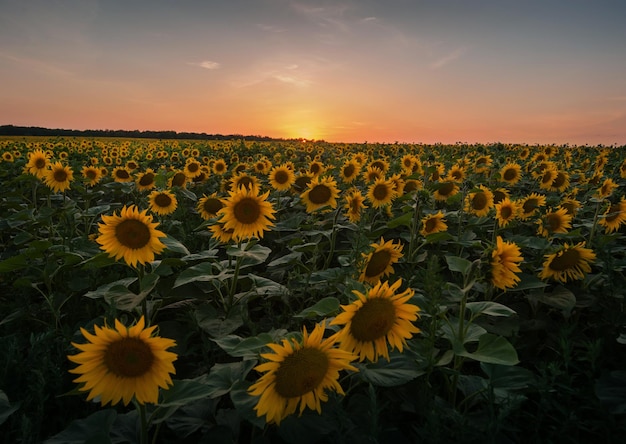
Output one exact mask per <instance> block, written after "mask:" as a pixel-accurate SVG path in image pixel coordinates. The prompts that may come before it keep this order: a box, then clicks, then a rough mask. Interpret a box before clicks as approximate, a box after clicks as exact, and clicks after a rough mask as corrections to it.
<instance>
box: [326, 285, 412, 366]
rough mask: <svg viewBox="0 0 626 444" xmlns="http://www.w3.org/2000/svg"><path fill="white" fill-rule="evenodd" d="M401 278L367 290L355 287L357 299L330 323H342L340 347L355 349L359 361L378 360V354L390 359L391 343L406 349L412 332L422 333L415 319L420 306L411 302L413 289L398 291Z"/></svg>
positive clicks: (350, 350) (339, 334)
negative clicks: (361, 290) (359, 289)
mask: <svg viewBox="0 0 626 444" xmlns="http://www.w3.org/2000/svg"><path fill="white" fill-rule="evenodd" d="M401 285H402V279H398V280H397V281H396V282H394V283H393V284H392V285H389V283H388V282H379V283H377V284H376V285H375V286H374V287H373V288H370V289H369V290H368V291H366V292H365V293H361V292H360V291H358V290H354V291H353V293H354V295H355V296H357V299H356V300H355V301H354V302H352V303H351V304H349V305H342V306H341V308H342V309H343V312H342V313H340V314H339V315H338V316H337V317H335V319H334V320H333V321H332V322H331V325H343V327H342V329H341V330H340V331H339V333H338V334H337V340H338V341H339V343H340V347H341V348H343V349H345V350H347V351H349V352H352V353H355V354H357V355H358V357H359V361H364V360H366V359H367V360H368V361H371V362H376V361H377V360H378V358H379V357H381V356H382V357H384V358H385V359H387V360H389V346H390V347H391V349H392V350H393V349H394V348H397V349H398V350H399V351H403V349H404V347H405V346H406V342H407V340H408V339H410V338H411V337H412V336H413V334H415V333H419V332H420V329H419V328H417V327H416V326H415V325H414V324H413V322H414V321H416V320H417V319H418V317H419V315H418V313H419V311H420V308H419V307H418V306H417V305H413V304H410V303H408V301H409V300H410V299H411V298H412V297H413V295H414V293H415V292H414V291H413V290H412V289H410V288H407V289H406V290H405V291H403V292H398V289H399V288H400V286H401Z"/></svg>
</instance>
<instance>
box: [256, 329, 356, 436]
mask: <svg viewBox="0 0 626 444" xmlns="http://www.w3.org/2000/svg"><path fill="white" fill-rule="evenodd" d="M324 330H325V325H324V323H321V324H317V325H316V326H315V327H314V328H313V331H312V332H311V333H310V334H309V332H308V331H307V329H306V327H305V328H303V330H302V339H301V340H298V339H297V338H295V337H292V338H290V339H283V340H282V342H281V343H280V344H268V345H267V346H268V347H269V348H270V349H271V351H272V352H271V353H263V354H261V357H262V358H264V360H265V361H264V362H263V363H261V364H259V365H257V366H256V367H255V370H256V371H258V372H261V373H263V376H261V377H260V378H259V380H258V381H256V382H255V383H254V384H252V385H251V386H250V388H249V389H248V393H249V394H250V395H252V396H257V397H259V399H258V401H257V404H256V406H255V407H254V410H255V411H256V412H257V416H259V417H261V416H265V420H266V422H267V423H269V424H271V423H276V424H278V425H280V422H281V421H282V420H283V419H285V418H286V417H287V416H289V415H292V414H293V413H295V412H296V410H299V413H300V414H302V412H304V410H305V409H306V408H307V407H308V408H309V409H313V410H316V411H317V412H318V413H321V412H322V405H321V403H322V402H325V401H327V400H328V393H327V391H334V392H337V393H339V394H341V395H343V394H344V392H343V389H342V388H341V385H340V384H339V382H338V380H339V376H340V375H339V373H340V372H341V371H344V370H352V371H357V369H356V368H355V367H354V366H352V365H351V362H352V361H353V360H354V359H355V356H354V355H353V354H352V353H350V352H348V351H346V350H342V349H339V348H336V347H335V341H336V335H333V336H331V337H329V338H327V339H324Z"/></svg>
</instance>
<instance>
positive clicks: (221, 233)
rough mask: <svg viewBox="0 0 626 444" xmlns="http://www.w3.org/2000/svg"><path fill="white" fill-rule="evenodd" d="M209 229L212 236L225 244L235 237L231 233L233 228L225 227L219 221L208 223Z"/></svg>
mask: <svg viewBox="0 0 626 444" xmlns="http://www.w3.org/2000/svg"><path fill="white" fill-rule="evenodd" d="M209 231H211V233H213V234H212V235H211V237H212V238H214V239H217V240H218V241H220V242H221V243H223V244H227V243H229V242H230V241H231V240H234V239H235V237H234V236H233V234H234V233H235V230H233V229H232V228H229V229H225V228H224V224H223V223H221V222H219V221H217V222H216V223H214V224H212V225H210V226H209Z"/></svg>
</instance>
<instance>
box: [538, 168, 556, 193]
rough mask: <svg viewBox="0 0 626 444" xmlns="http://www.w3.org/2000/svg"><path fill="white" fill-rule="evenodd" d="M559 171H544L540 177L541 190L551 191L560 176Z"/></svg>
mask: <svg viewBox="0 0 626 444" xmlns="http://www.w3.org/2000/svg"><path fill="white" fill-rule="evenodd" d="M558 174H559V173H558V171H557V169H556V168H546V169H544V170H543V173H542V174H541V176H539V188H541V189H544V190H549V189H550V188H552V184H553V183H554V180H555V179H556V177H557V176H558Z"/></svg>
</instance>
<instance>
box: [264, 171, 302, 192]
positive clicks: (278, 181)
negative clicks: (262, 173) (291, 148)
mask: <svg viewBox="0 0 626 444" xmlns="http://www.w3.org/2000/svg"><path fill="white" fill-rule="evenodd" d="M269 181H270V185H271V186H272V188H274V189H275V190H277V191H287V190H289V189H291V186H292V185H293V184H294V182H295V181H296V175H295V173H294V172H293V169H291V168H289V167H287V165H285V164H283V165H281V166H277V167H274V168H272V170H271V171H270V174H269Z"/></svg>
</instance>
